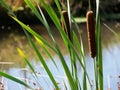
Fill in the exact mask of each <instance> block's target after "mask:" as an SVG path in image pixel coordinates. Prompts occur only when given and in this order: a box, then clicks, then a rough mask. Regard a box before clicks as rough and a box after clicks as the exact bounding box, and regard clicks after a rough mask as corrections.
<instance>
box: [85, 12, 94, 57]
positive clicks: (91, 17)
mask: <svg viewBox="0 0 120 90" xmlns="http://www.w3.org/2000/svg"><path fill="white" fill-rule="evenodd" d="M86 18H87V34H88V45H89V51H90V56H91V57H92V58H94V57H95V56H96V41H95V21H94V15H93V11H88V12H87V15H86Z"/></svg>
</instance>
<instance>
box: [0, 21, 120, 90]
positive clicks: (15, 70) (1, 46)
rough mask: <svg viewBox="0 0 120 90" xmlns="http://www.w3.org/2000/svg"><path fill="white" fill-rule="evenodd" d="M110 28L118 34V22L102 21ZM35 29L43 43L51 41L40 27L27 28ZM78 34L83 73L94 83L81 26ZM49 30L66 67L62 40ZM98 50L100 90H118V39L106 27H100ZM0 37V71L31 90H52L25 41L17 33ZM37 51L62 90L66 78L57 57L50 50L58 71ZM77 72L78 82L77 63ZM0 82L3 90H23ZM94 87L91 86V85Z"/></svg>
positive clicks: (90, 61) (56, 33)
mask: <svg viewBox="0 0 120 90" xmlns="http://www.w3.org/2000/svg"><path fill="white" fill-rule="evenodd" d="M105 23H106V24H108V26H110V27H111V28H112V29H114V31H115V32H117V34H118V35H119V34H120V31H119V30H120V23H119V22H111V23H108V22H105ZM31 27H32V28H34V29H35V31H36V32H38V33H39V34H40V35H41V36H43V37H44V38H45V39H46V40H48V41H49V42H51V39H50V38H49V36H48V34H47V31H46V30H45V29H44V27H43V26H40V25H34V26H31ZM79 27H80V29H81V31H82V39H83V44H84V50H85V60H86V65H87V71H88V74H89V76H90V80H91V81H92V80H94V78H93V76H94V73H93V60H92V59H91V58H90V56H89V53H88V46H87V35H86V28H85V24H80V25H79ZM51 28H52V30H53V34H54V37H55V40H56V41H57V44H58V46H59V47H60V50H61V51H62V53H63V55H64V58H65V60H66V62H67V64H68V65H70V62H69V59H70V57H69V55H68V54H67V50H66V49H65V46H64V44H63V42H62V39H61V37H60V35H59V33H58V32H57V30H56V29H55V28H54V27H51ZM101 30H102V47H103V53H102V54H103V68H104V70H103V71H104V90H108V88H110V89H111V90H119V89H118V86H120V84H119V83H120V65H119V62H120V57H119V53H120V39H118V38H117V37H116V36H115V35H114V34H113V33H112V32H111V31H109V30H107V28H106V27H105V26H104V25H103V24H102V28H101ZM1 35H2V36H0V37H1V38H0V40H1V42H0V68H1V70H3V71H5V72H7V73H9V74H11V75H14V76H15V77H18V78H20V79H21V80H25V79H26V80H25V81H26V82H28V83H31V85H33V87H36V88H43V89H44V90H48V88H50V89H49V90H53V89H54V87H53V85H52V83H51V82H50V79H49V78H48V76H47V74H46V72H45V71H44V68H43V66H42V65H41V64H40V63H39V61H38V58H37V57H36V56H35V52H34V51H33V50H32V48H31V47H30V46H29V45H28V41H27V40H26V38H25V36H24V35H20V34H18V33H10V34H6V35H3V34H2V33H1ZM16 47H20V48H21V49H22V50H23V51H24V53H25V55H26V56H27V57H28V58H29V59H30V60H31V63H32V65H33V66H34V68H35V70H36V72H37V73H38V76H39V80H38V81H39V82H40V85H38V83H36V80H35V79H34V76H33V75H32V74H31V73H30V71H29V68H28V66H26V65H25V63H24V61H23V60H22V58H21V57H20V56H19V54H18V52H17V50H16ZM38 48H39V49H40V51H41V53H42V55H43V56H44V58H45V60H46V62H47V64H48V66H49V67H50V69H51V71H52V72H53V75H54V77H55V78H56V81H58V84H59V86H60V87H61V90H65V86H64V83H66V84H67V79H66V77H65V73H64V71H63V69H62V65H61V63H60V60H59V58H58V56H56V54H55V53H54V52H52V51H50V52H51V53H52V55H53V57H54V59H55V60H56V63H57V65H58V68H59V71H58V70H57V69H56V68H55V66H54V65H53V63H52V62H51V61H50V60H49V58H48V57H47V56H46V55H45V53H44V52H43V51H42V49H41V48H40V47H39V46H38ZM78 70H79V73H78V74H79V76H80V77H79V80H80V81H81V80H82V79H81V78H82V76H81V72H82V70H81V67H80V65H79V64H78ZM1 82H3V83H4V88H5V90H27V89H25V88H24V87H23V86H21V85H19V84H16V83H14V82H13V81H10V80H8V79H5V78H3V77H1ZM93 85H94V84H93Z"/></svg>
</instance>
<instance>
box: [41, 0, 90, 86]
mask: <svg viewBox="0 0 120 90" xmlns="http://www.w3.org/2000/svg"><path fill="white" fill-rule="evenodd" d="M40 2H41V3H42V5H43V6H44V8H45V9H46V11H47V12H48V14H49V16H50V18H51V19H52V21H53V22H54V24H55V25H56V27H57V28H58V30H59V32H60V34H61V36H62V39H63V41H64V43H65V45H66V47H68V44H69V45H70V47H71V48H72V49H73V51H74V53H75V55H76V57H77V58H78V60H79V62H80V64H81V66H82V68H83V69H84V71H85V72H86V70H85V67H84V65H83V64H82V62H81V59H80V57H79V55H78V54H77V51H76V50H75V48H74V46H73V45H72V43H71V41H70V40H69V39H68V37H67V36H66V34H65V32H64V31H63V29H62V27H61V24H60V21H59V19H58V17H57V16H56V13H55V12H54V10H53V9H52V8H51V7H50V6H49V5H47V4H46V3H45V2H44V1H43V0H40ZM86 73H87V72H86ZM87 77H88V74H87ZM89 82H90V81H89ZM90 85H91V84H90Z"/></svg>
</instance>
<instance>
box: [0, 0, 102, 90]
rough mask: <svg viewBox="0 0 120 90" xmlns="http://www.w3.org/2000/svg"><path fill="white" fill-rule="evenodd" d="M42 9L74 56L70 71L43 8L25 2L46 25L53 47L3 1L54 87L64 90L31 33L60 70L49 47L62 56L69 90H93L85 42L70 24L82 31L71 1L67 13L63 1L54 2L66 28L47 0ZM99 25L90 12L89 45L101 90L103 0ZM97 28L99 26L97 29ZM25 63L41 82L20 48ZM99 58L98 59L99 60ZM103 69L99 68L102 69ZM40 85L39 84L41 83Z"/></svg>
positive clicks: (96, 80) (96, 86)
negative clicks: (101, 17)
mask: <svg viewBox="0 0 120 90" xmlns="http://www.w3.org/2000/svg"><path fill="white" fill-rule="evenodd" d="M39 1H40V3H41V4H42V6H43V7H44V8H45V10H46V12H47V13H48V15H49V16H50V18H51V20H52V21H53V23H54V25H55V26H56V28H57V29H58V31H59V33H60V35H61V37H62V39H63V42H64V44H65V46H66V48H67V49H68V52H69V56H70V59H71V60H70V61H71V68H69V65H67V63H66V60H65V58H64V56H63V55H62V52H61V50H60V48H59V47H58V45H57V43H56V41H55V39H54V36H53V34H52V31H51V28H50V26H49V23H48V22H47V20H46V18H45V16H44V13H43V12H42V10H41V8H40V6H39V5H38V7H36V6H35V5H34V4H32V2H31V0H25V3H26V4H27V6H28V7H29V8H30V9H31V11H32V12H33V13H34V14H35V15H36V17H37V18H38V20H39V21H40V22H41V23H42V24H43V25H44V26H45V28H46V30H47V31H48V33H49V35H50V38H51V40H52V43H53V46H52V45H51V44H50V43H49V42H47V41H46V40H45V39H44V38H43V37H42V36H40V35H39V34H37V33H36V32H35V31H34V30H32V29H31V28H30V27H29V26H27V25H25V24H24V23H22V22H21V21H19V20H18V19H17V18H16V16H15V14H14V13H13V12H12V11H11V9H10V8H9V7H8V5H7V4H6V3H5V2H4V1H3V0H0V2H1V3H2V5H3V6H4V7H6V9H7V10H8V11H9V12H11V13H10V14H11V17H12V18H13V19H14V20H15V21H16V22H17V23H19V24H20V25H21V27H22V28H23V30H24V32H25V34H26V36H27V38H28V40H29V42H30V44H31V46H32V47H33V49H34V51H35V52H36V55H37V56H38V58H39V61H40V62H41V64H42V65H43V67H44V69H45V71H46V72H47V74H48V76H49V78H50V80H51V82H52V84H53V85H54V87H55V89H56V90H60V87H59V85H58V83H57V82H56V79H55V77H54V75H53V73H52V72H51V71H50V68H49V67H48V65H47V63H46V61H45V59H44V57H43V56H42V55H41V52H40V51H39V50H38V48H37V46H36V44H35V43H34V41H33V40H32V39H31V37H30V35H29V34H28V33H30V34H32V35H33V36H34V37H35V39H36V41H37V42H38V44H39V45H40V46H41V47H42V49H43V50H44V51H45V53H46V55H48V57H49V58H50V59H51V60H52V62H53V63H54V65H55V66H56V68H58V66H57V64H56V62H55V60H54V58H53V57H52V55H51V53H50V52H49V51H48V49H47V48H50V49H51V50H52V51H54V52H55V53H56V55H57V56H58V57H59V59H60V62H61V64H62V66H63V70H64V72H65V77H66V78H67V81H68V82H67V84H69V86H68V87H67V84H66V83H65V87H66V90H68V89H70V90H92V88H93V87H92V84H91V80H90V78H89V74H88V73H87V70H86V60H85V55H84V46H83V43H82V39H81V40H79V39H78V37H77V34H76V33H75V31H74V30H72V28H71V25H70V23H71V22H73V24H75V26H76V28H77V30H78V31H79V30H80V29H79V26H78V24H77V23H76V21H75V19H74V18H73V16H72V15H70V5H69V0H67V7H66V8H67V10H62V9H61V5H60V3H59V0H54V3H55V4H56V6H57V9H58V12H59V13H60V15H61V18H62V25H61V21H60V20H59V17H58V16H57V14H56V12H55V11H54V9H53V8H52V7H51V6H50V5H48V4H46V2H45V1H44V0H39ZM96 2H97V3H96V6H97V9H96V25H95V21H94V16H93V12H92V11H89V12H88V13H87V17H86V18H87V32H88V43H89V49H90V55H91V57H92V58H94V59H96V60H94V61H95V65H94V66H95V71H94V72H95V77H94V78H95V83H96V84H95V88H96V90H98V88H99V89H100V90H103V70H102V51H101V49H102V48H101V37H100V36H101V35H100V18H99V0H96ZM95 26H96V27H95ZM95 28H96V34H95ZM17 50H18V52H19V54H20V55H21V57H22V58H23V60H24V61H25V62H26V63H27V65H28V66H29V68H30V69H31V71H32V73H33V74H34V76H35V77H36V78H37V79H38V78H39V77H38V75H37V74H36V72H35V68H34V67H33V65H32V64H31V63H30V61H29V60H28V59H27V57H26V56H25V54H24V53H23V51H22V50H21V49H20V48H18V49H17ZM95 56H96V58H95ZM77 63H79V65H80V67H81V68H82V77H83V78H82V80H80V79H79V76H81V74H80V73H78V68H77ZM98 67H99V68H98ZM0 75H1V76H4V77H6V78H8V79H11V80H13V81H15V82H18V83H20V84H21V85H24V86H25V87H27V88H30V89H34V88H33V87H31V86H30V85H29V84H28V83H26V82H23V81H21V80H19V79H17V78H16V77H13V76H11V75H9V74H6V73H4V72H2V71H0ZM38 83H39V82H38ZM43 88H44V87H43Z"/></svg>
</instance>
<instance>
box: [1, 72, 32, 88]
mask: <svg viewBox="0 0 120 90" xmlns="http://www.w3.org/2000/svg"><path fill="white" fill-rule="evenodd" d="M0 76H4V77H6V78H7V79H10V80H12V81H15V82H17V83H19V84H21V85H23V86H25V87H27V88H29V89H31V90H33V88H32V87H31V86H29V85H28V84H26V83H25V82H23V81H21V80H19V79H17V78H15V77H13V76H11V75H8V74H6V73H4V72H2V71H0Z"/></svg>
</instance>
